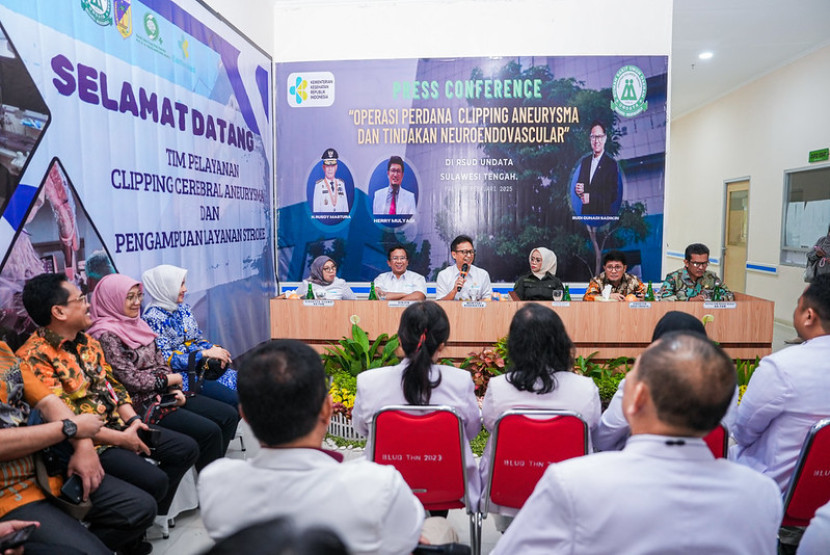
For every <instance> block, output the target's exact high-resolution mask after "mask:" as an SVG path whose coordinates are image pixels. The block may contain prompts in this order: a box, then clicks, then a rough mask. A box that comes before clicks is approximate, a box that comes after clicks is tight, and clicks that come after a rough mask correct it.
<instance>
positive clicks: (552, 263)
mask: <svg viewBox="0 0 830 555" xmlns="http://www.w3.org/2000/svg"><path fill="white" fill-rule="evenodd" d="M534 252H538V253H539V256H541V257H542V267H541V268H539V271H538V272H533V275H534V276H536V277H537V278H539V279H545V274H546V273H548V272H550V275H552V276H555V275H556V253H555V252H553V251H552V250H550V249H546V248H545V247H536V248H535V249H533V250H532V251H530V256H528V257H527V259H528V262H529V261H530V259H531V258H532V257H533V253H534Z"/></svg>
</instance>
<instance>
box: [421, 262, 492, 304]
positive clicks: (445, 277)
mask: <svg viewBox="0 0 830 555" xmlns="http://www.w3.org/2000/svg"><path fill="white" fill-rule="evenodd" d="M460 275H461V270H459V269H458V266H456V265H455V264H453V265H452V266H449V267H447V268H444V269H443V270H441V271H440V272H438V279H437V280H436V282H435V298H436V299H442V298H444V296H446V295H447V293H449V292H450V291H454V290H455V280H457V279H458V276H460ZM492 294H493V287H492V286H491V285H490V274H488V273H487V271H486V270H482V269H481V268H479V267H478V266H473V265H472V264H471V265H470V269H469V271H468V272H467V278H466V281H465V282H464V287H462V288H461V291H459V292H457V293H456V294H455V297H453V300H456V301H480V300H482V299H488V298H490V295H492Z"/></svg>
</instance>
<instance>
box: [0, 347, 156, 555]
mask: <svg viewBox="0 0 830 555" xmlns="http://www.w3.org/2000/svg"><path fill="white" fill-rule="evenodd" d="M32 409H37V410H38V411H40V413H41V415H42V416H43V417H44V418H45V420H47V421H48V423H47V422H44V423H42V424H37V425H34V424H32V425H28V426H27V425H26V423H27V420H28V418H29V416H30V413H31V410H32ZM0 414H2V418H0V521H1V522H0V536H3V535H5V534H7V533H10V532H11V530H9V529H8V528H9V526H11V524H12V523H14V522H19V521H21V520H23V521H36V522H39V523H40V526H39V527H38V528H37V529H36V530H35V531H34V533H33V534H32V536H31V537H30V539H29V540H28V541H27V542H26V552H27V553H86V554H101V555H103V554H107V553H109V554H111V553H112V551H113V550H116V549H119V550H122V549H123V552H124V553H140V552H141V551H142V550H141V549H135V548H136V547H138V546H139V545H140V544H141V537H142V535H143V534H144V530H145V529H146V528H147V526H149V525H150V524H151V523H152V522H153V517H155V515H156V502H155V501H154V500H153V498H152V497H151V496H150V495H148V494H147V493H145V492H143V491H141V490H139V489H136V488H134V487H133V486H131V485H129V484H127V483H125V482H122V481H121V480H119V479H118V478H114V477H112V476H106V475H105V474H104V470H103V469H102V468H101V463H100V461H99V460H98V455H97V454H96V452H95V446H94V445H93V443H92V439H91V438H93V437H94V436H95V435H96V434H97V433H98V431H99V430H100V429H101V426H102V424H103V422H102V421H101V420H100V419H99V418H98V417H97V416H95V415H93V414H81V415H75V414H74V413H73V412H72V411H71V410H69V409H68V408H67V407H66V405H64V404H63V401H61V400H60V399H59V398H58V397H56V396H55V395H53V394H52V392H51V391H49V388H47V387H46V386H45V385H44V384H43V383H41V382H40V380H38V379H37V378H36V377H35V376H34V374H32V371H31V369H30V368H29V365H28V364H26V363H25V362H23V361H20V360H19V359H18V358H17V357H15V356H14V354H13V353H12V352H11V350H10V349H9V348H8V347H7V346H6V344H5V343H2V342H0ZM65 440H68V442H67V443H68V444H69V448H68V450H69V451H70V452H71V455H69V461H68V462H67V463H66V464H65V466H64V468H62V469H53V470H56V471H57V470H59V471H60V472H58V473H57V474H55V476H54V477H53V478H51V479H50V480H49V485H50V486H51V487H50V493H51V495H53V496H59V495H60V487H61V482H62V481H63V480H64V476H65V475H77V476H79V477H80V478H81V480H82V483H83V494H82V497H83V499H89V500H91V501H92V502H93V508H92V509H91V510H90V512H89V513H87V515H86V517H85V520H86V521H87V522H88V523H89V529H87V528H85V527H84V526H82V525H81V523H80V522H78V521H77V520H75V519H74V518H72V517H71V516H69V515H68V514H67V513H65V512H64V511H62V510H61V509H59V508H58V507H57V506H56V505H53V504H52V503H51V502H50V501H49V500H47V498H46V495H45V494H44V492H43V491H42V490H41V489H40V488H39V487H38V481H37V478H36V472H35V462H34V458H35V455H36V454H37V453H38V452H39V451H40V450H42V449H44V448H46V447H52V446H54V445H58V444H60V443H62V442H64V441H65ZM67 454H68V453H67ZM102 542H103V543H102ZM105 544H106V545H105ZM145 549H146V548H145Z"/></svg>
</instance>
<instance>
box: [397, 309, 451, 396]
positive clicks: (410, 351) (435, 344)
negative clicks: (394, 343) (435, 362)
mask: <svg viewBox="0 0 830 555" xmlns="http://www.w3.org/2000/svg"><path fill="white" fill-rule="evenodd" d="M449 337H450V320H449V318H447V313H446V312H444V309H443V308H441V306H440V305H439V304H437V303H435V302H433V301H422V302H419V303H414V304H411V305H409V306H408V307H407V308H406V310H404V311H403V314H402V315H401V323H400V325H399V326H398V340H399V341H400V342H401V348H402V349H403V352H404V353H405V354H406V358H407V359H408V361H409V363H408V364H407V366H406V369H405V370H404V372H403V395H404V398H406V402H407V403H409V404H410V405H428V404H429V399H430V396H431V395H432V389H433V388H435V387H438V384H440V383H441V378H440V376H439V378H438V380H437V381H435V382H431V381H430V380H429V370H430V368H431V367H432V359H433V356H434V355H435V352H436V351H437V350H438V348H439V347H440V346H441V345H442V344H443V343H446V342H447V339H449Z"/></svg>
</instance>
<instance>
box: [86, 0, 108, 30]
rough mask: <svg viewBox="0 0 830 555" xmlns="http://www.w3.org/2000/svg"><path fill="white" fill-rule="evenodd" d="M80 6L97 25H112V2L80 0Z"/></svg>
mask: <svg viewBox="0 0 830 555" xmlns="http://www.w3.org/2000/svg"><path fill="white" fill-rule="evenodd" d="M81 8H83V10H84V11H85V12H86V13H87V15H88V16H89V17H91V18H92V21H94V22H95V23H97V24H98V25H112V3H111V2H110V0H81Z"/></svg>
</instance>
